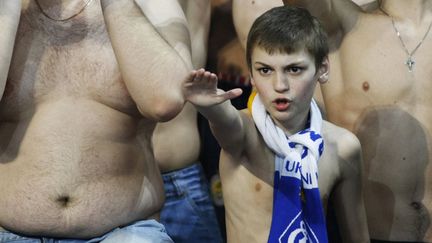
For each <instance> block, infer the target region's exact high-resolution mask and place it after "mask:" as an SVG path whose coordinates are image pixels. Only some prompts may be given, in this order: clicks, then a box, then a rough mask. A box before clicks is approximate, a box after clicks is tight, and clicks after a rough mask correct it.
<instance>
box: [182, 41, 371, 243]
mask: <svg viewBox="0 0 432 243" xmlns="http://www.w3.org/2000/svg"><path fill="white" fill-rule="evenodd" d="M287 56H288V57H287ZM306 56H308V55H306V54H305V53H304V52H300V53H295V54H290V55H287V54H280V53H279V54H278V53H276V54H274V55H270V54H268V53H267V52H266V51H264V49H262V48H258V47H257V48H255V49H254V52H253V56H252V60H253V63H255V61H256V63H257V64H253V65H258V66H259V65H260V64H258V63H265V64H266V65H269V67H271V68H272V70H284V69H283V67H286V66H285V65H288V63H290V62H292V60H296V61H298V62H300V63H302V64H303V63H304V65H305V66H308V67H309V68H307V70H308V71H307V73H305V74H303V75H299V76H302V77H303V78H300V79H304V80H301V81H300V80H295V79H296V78H294V77H293V76H290V78H289V80H291V78H292V80H293V81H292V83H291V81H290V83H289V84H288V83H285V82H284V81H282V78H281V79H278V78H276V76H277V75H276V74H275V75H274V78H273V79H271V82H270V80H260V81H258V79H262V78H258V71H256V70H255V69H254V70H253V71H252V72H253V75H252V76H253V77H254V78H253V79H252V83H253V85H254V86H255V88H257V90H258V92H259V93H260V94H265V96H266V97H268V98H266V100H267V99H274V98H275V97H280V96H281V95H284V96H285V95H290V96H293V97H297V98H296V99H298V100H297V101H296V103H297V102H298V104H297V105H299V106H300V104H301V103H303V104H305V103H306V102H307V100H308V98H309V102H310V98H311V97H312V95H313V90H314V88H315V85H316V82H317V80H318V77H320V75H323V74H324V73H326V72H327V70H328V63H327V62H325V63H323V66H322V67H321V68H320V69H319V71H316V72H315V66H314V64H313V61H312V60H311V59H310V58H309V59H308V58H307V57H306ZM309 57H310V56H309ZM272 60H276V61H274V62H273V61H272ZM287 60H289V61H287ZM299 60H301V61H299ZM306 63H307V64H306ZM281 65H282V66H281ZM258 66H257V67H256V68H257V69H259V67H258ZM274 72H276V71H274ZM277 72H282V71H277ZM305 72H306V71H305ZM314 73H315V74H314ZM288 75H290V74H288ZM272 77H273V76H272ZM306 77H309V79H307V78H306ZM306 80H308V81H306ZM325 81H326V79H325V78H323V79H321V80H320V82H325ZM296 83H297V84H300V85H298V87H297V86H296V85H295V84H296ZM303 83H305V84H303ZM185 85H186V89H185V90H186V94H185V95H186V98H187V100H188V101H189V102H191V103H193V104H194V105H195V107H196V108H197V109H198V111H199V112H200V113H202V114H203V115H204V116H205V117H206V118H207V119H208V120H209V123H210V126H211V129H212V132H213V134H214V135H215V137H216V139H217V140H218V142H219V144H220V145H221V147H222V152H221V158H220V175H221V181H222V185H223V196H224V202H225V210H226V211H225V212H226V214H225V217H226V222H227V237H228V242H236V243H237V242H239V243H241V242H266V241H267V240H268V237H269V230H270V225H271V220H272V205H273V177H274V159H275V156H274V153H273V152H272V151H271V150H270V149H268V148H267V145H266V144H265V142H264V141H263V140H262V137H261V135H260V134H259V132H258V131H257V130H256V127H255V124H254V121H253V119H252V118H251V115H250V113H249V111H248V110H243V111H237V110H236V109H235V108H234V107H233V106H232V105H231V104H230V103H229V101H226V100H228V99H232V98H235V97H237V96H239V95H240V94H241V90H239V89H234V90H230V91H227V92H224V91H222V90H219V89H217V88H216V87H217V78H216V76H215V75H214V74H210V73H208V72H204V70H198V71H197V72H196V77H195V78H193V79H191V80H189V82H186V84H185ZM294 86H296V87H294ZM287 87H291V88H290V89H288V88H287ZM300 94H301V95H300ZM306 104H307V103H306ZM297 105H296V106H297ZM293 109H295V108H293ZM295 111H296V112H295V114H294V112H293V111H291V109H290V111H287V112H281V113H277V112H275V111H274V110H273V111H272V112H273V113H271V114H274V117H273V119H276V122H277V123H278V124H279V125H280V127H281V128H282V129H283V130H284V131H285V132H286V133H287V134H293V133H296V132H297V131H299V130H300V129H302V127H304V125H305V122H306V116H307V114H308V113H307V112H305V111H304V110H301V111H300V110H295ZM275 117H277V118H275ZM322 135H323V137H324V140H325V143H326V146H325V150H324V153H323V156H322V157H321V159H320V161H319V173H320V176H319V187H320V193H321V198H322V200H323V203H324V207H326V205H327V202H328V200H329V197H330V194H331V193H332V198H331V199H330V200H333V201H334V203H335V204H336V205H337V206H338V207H340V210H339V212H338V215H337V216H338V219H339V220H340V223H341V225H342V227H343V231H344V234H343V238H344V240H345V241H346V242H367V241H368V233H367V226H366V218H365V212H364V207H363V199H362V194H361V151H360V146H359V142H358V140H357V139H356V138H355V137H354V136H353V135H352V134H351V133H350V132H348V131H347V130H345V129H342V128H339V127H336V126H334V125H332V124H330V123H328V122H324V124H323V131H322ZM343 205H352V207H344V206H343Z"/></svg>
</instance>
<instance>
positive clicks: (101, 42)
mask: <svg viewBox="0 0 432 243" xmlns="http://www.w3.org/2000/svg"><path fill="white" fill-rule="evenodd" d="M65 96H66V97H77V98H81V97H84V98H89V99H96V100H97V101H99V102H101V103H105V104H107V105H110V106H114V107H115V108H120V109H122V108H126V109H127V107H129V106H133V104H132V100H131V99H130V97H129V94H128V92H127V90H126V87H125V85H124V83H123V81H122V79H121V75H120V71H119V68H118V64H117V62H116V59H115V55H114V51H113V49H112V47H111V43H110V41H109V36H108V33H107V32H106V29H105V26H104V24H103V20H102V22H97V23H87V22H84V21H82V22H80V21H76V22H71V23H51V22H48V21H47V20H40V19H38V18H36V19H35V18H33V17H32V16H29V15H25V14H24V15H23V16H22V20H21V22H20V26H19V29H18V34H17V39H16V43H15V47H14V54H13V58H12V63H11V67H10V71H9V74H8V80H7V84H6V88H5V93H4V96H3V100H2V106H3V107H5V106H6V107H8V108H9V109H10V108H13V109H15V110H16V111H21V110H25V109H28V108H30V107H32V106H34V105H35V104H36V103H38V102H40V101H44V100H49V99H59V98H62V97H65Z"/></svg>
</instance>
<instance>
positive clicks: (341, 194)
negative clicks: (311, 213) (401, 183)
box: [332, 134, 369, 243]
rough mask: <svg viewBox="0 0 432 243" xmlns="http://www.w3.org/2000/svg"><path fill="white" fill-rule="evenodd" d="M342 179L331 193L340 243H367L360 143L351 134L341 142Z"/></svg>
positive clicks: (367, 234)
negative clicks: (340, 238)
mask: <svg viewBox="0 0 432 243" xmlns="http://www.w3.org/2000/svg"><path fill="white" fill-rule="evenodd" d="M340 144H341V146H340V147H339V148H338V149H340V156H341V157H340V159H341V160H342V161H341V162H340V171H341V175H342V178H341V180H340V181H339V182H338V184H337V185H336V188H335V189H334V190H333V192H332V194H333V197H332V202H333V205H334V208H335V212H336V217H337V221H338V226H339V232H340V233H341V237H342V240H343V242H347V243H348V242H369V232H368V227H367V221H366V212H365V207H364V200H363V192H362V156H361V148H360V142H359V141H358V139H357V138H356V137H355V136H354V135H352V134H350V136H348V137H347V138H346V137H345V138H344V139H343V141H342V142H340Z"/></svg>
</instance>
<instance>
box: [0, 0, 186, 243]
mask: <svg viewBox="0 0 432 243" xmlns="http://www.w3.org/2000/svg"><path fill="white" fill-rule="evenodd" d="M39 2H40V4H41V6H42V7H43V8H44V10H45V11H46V13H47V14H49V15H50V16H51V17H54V18H59V19H60V18H64V17H65V16H71V15H72V14H73V13H74V12H77V9H79V7H81V6H79V7H78V5H77V3H76V2H73V3H72V2H71V1H50V0H40V1H39ZM78 2H79V1H78ZM59 4H62V5H63V6H64V8H62V9H63V12H61V11H59V8H58V7H59V6H60V5H59ZM71 13H72V14H71ZM134 21H136V22H134ZM107 30H108V31H107ZM124 36H131V37H132V36H133V37H134V38H128V39H127V40H125V39H124V38H123V37H124ZM143 42H144V43H146V44H144V45H143ZM14 48H15V49H14V55H13V58H12V63H11V68H10V72H9V74H8V78H7V84H6V90H5V93H4V95H3V99H2V101H1V103H0V121H1V123H0V137H1V140H0V141H1V144H0V148H1V157H0V178H1V179H0V191H2V196H1V197H0V205H1V207H0V226H1V227H3V228H5V229H7V230H10V231H13V232H16V233H21V234H27V235H37V236H47V237H67V238H91V237H95V236H98V235H100V234H102V233H105V232H107V231H109V230H111V229H113V228H115V227H118V226H122V225H126V224H129V223H132V222H133V221H136V220H140V219H150V218H157V215H158V212H159V210H160V209H161V207H162V205H163V200H164V196H163V195H164V193H163V187H162V180H161V177H160V172H159V169H158V166H157V164H156V162H155V160H154V157H153V155H152V154H153V152H152V149H151V139H150V137H151V134H152V133H153V129H154V127H155V124H156V122H157V121H167V120H169V119H172V118H173V117H174V116H175V115H177V114H178V113H179V112H180V110H181V108H182V106H183V104H184V100H183V98H182V94H181V83H182V80H181V79H179V77H186V76H187V74H188V72H189V71H188V67H187V65H186V64H185V63H184V62H183V61H182V59H181V58H180V56H179V55H178V54H177V52H176V51H175V50H174V49H173V48H171V47H170V46H169V45H168V44H167V43H166V42H165V41H164V40H163V38H162V37H161V36H160V35H159V34H158V33H157V32H156V31H155V30H154V27H153V26H152V25H151V24H150V23H149V21H148V20H147V18H145V16H144V15H143V14H142V12H141V11H140V10H139V9H138V7H137V5H135V4H134V2H133V1H130V0H116V1H109V0H102V1H93V2H92V3H91V4H90V5H89V6H88V7H87V8H86V9H85V11H83V12H82V14H80V15H78V16H76V17H75V18H73V19H71V20H69V21H65V22H57V21H52V20H49V19H48V18H46V17H45V16H43V15H42V14H41V11H40V10H39V9H38V7H37V5H35V2H34V1H29V0H23V1H22V12H21V21H20V25H19V28H18V34H17V40H16V42H15V47H14ZM160 53H164V54H165V55H164V56H163V57H161V56H160ZM136 63H147V64H148V65H144V67H143V66H137V65H136ZM155 67H157V68H158V69H157V70H158V72H155ZM151 68H152V69H151ZM172 68H174V69H173V70H174V71H173V70H171V69H172ZM168 70H170V72H168ZM182 79H183V78H182ZM160 80H165V81H164V82H165V83H163V84H161V83H160ZM155 90H157V92H155ZM139 124H141V126H139ZM138 128H140V131H138ZM138 133H141V134H144V135H145V136H141V137H140V139H138V138H137V134H138ZM17 202H19V203H17Z"/></svg>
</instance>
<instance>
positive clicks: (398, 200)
mask: <svg viewBox="0 0 432 243" xmlns="http://www.w3.org/2000/svg"><path fill="white" fill-rule="evenodd" d="M428 126H430V125H427V124H424V122H420V119H419V118H418V117H415V114H412V113H409V112H407V111H404V110H402V109H400V108H398V107H396V106H394V107H389V106H387V107H385V106H383V107H375V108H371V109H369V110H365V111H364V112H363V113H362V115H361V116H360V118H359V119H358V120H356V124H355V128H356V129H355V131H354V132H355V134H356V135H357V136H358V138H359V140H360V142H361V144H362V150H363V160H364V168H365V171H364V184H365V206H366V211H367V216H368V225H369V232H370V235H371V238H373V239H380V240H391V241H424V240H426V235H427V231H428V230H429V228H430V221H431V216H430V212H431V209H432V208H431V205H430V203H427V202H428V201H429V199H428V198H430V197H431V194H432V188H431V186H430V184H431V183H430V179H429V178H430V177H431V174H432V168H431V167H430V161H431V157H430V155H431V154H432V147H431V144H430V141H431V135H430V128H428ZM429 240H431V239H429Z"/></svg>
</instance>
